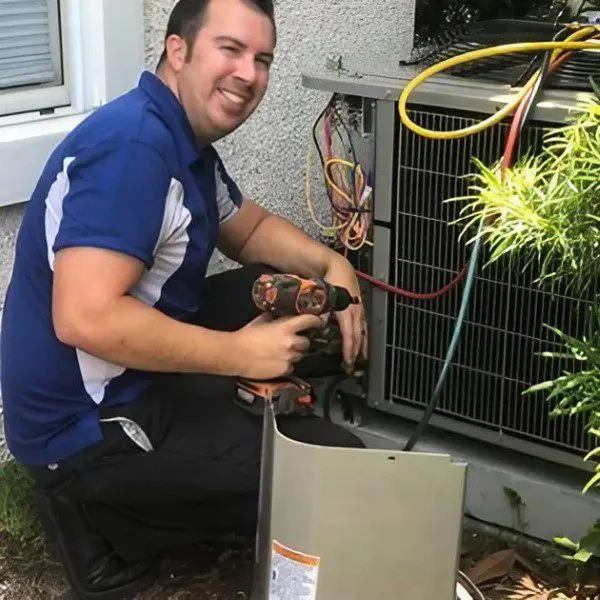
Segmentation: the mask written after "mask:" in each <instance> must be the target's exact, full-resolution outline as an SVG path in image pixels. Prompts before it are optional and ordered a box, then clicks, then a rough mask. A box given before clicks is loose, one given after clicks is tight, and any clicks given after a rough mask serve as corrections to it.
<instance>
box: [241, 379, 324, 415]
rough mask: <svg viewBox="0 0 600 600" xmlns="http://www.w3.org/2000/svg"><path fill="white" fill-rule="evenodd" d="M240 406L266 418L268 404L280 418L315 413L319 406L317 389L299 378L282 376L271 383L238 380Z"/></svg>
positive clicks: (269, 381)
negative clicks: (316, 402)
mask: <svg viewBox="0 0 600 600" xmlns="http://www.w3.org/2000/svg"><path fill="white" fill-rule="evenodd" d="M236 383H237V392H236V398H235V401H236V403H237V404H238V405H239V406H241V407H242V408H244V409H245V410H248V411H249V412H251V413H253V414H255V415H259V416H260V415H263V414H264V410H265V405H266V403H267V402H268V401H271V402H272V404H273V409H274V411H275V414H276V415H292V414H295V415H303V414H304V415H306V414H312V413H313V410H314V404H315V400H316V397H315V393H314V389H313V387H312V386H311V385H310V384H309V383H307V382H306V381H304V380H302V379H299V378H297V377H280V378H277V379H270V380H268V381H260V380H255V379H245V378H241V377H238V378H237V379H236Z"/></svg>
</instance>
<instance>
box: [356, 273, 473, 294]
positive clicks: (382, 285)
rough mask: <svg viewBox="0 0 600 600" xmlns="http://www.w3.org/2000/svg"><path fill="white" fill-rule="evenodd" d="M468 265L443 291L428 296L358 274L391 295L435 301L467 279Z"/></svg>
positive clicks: (364, 274)
mask: <svg viewBox="0 0 600 600" xmlns="http://www.w3.org/2000/svg"><path fill="white" fill-rule="evenodd" d="M467 267H468V264H467V265H465V266H464V267H463V269H462V271H461V272H460V273H459V275H458V276H457V277H456V279H453V280H452V281H451V282H450V283H449V284H447V285H445V286H444V287H443V288H442V289H441V290H438V291H437V292H430V293H428V294H421V293H418V292H409V291H408V290H403V289H401V288H398V287H395V286H393V285H390V284H389V283H385V281H381V280H380V279H376V278H375V277H372V276H371V275H367V274H366V273H362V272H361V271H356V274H357V275H358V277H360V278H361V279H364V280H365V281H368V282H369V283H370V284H371V285H373V286H375V287H378V288H380V289H382V290H384V291H386V292H389V293H390V294H396V295H398V296H405V297H406V298H412V299H413V300H435V299H436V298H439V297H440V296H443V295H444V294H447V293H448V292H449V291H450V290H451V289H452V288H453V287H454V286H456V285H457V284H458V283H460V281H461V280H462V279H464V278H465V276H466V274H467Z"/></svg>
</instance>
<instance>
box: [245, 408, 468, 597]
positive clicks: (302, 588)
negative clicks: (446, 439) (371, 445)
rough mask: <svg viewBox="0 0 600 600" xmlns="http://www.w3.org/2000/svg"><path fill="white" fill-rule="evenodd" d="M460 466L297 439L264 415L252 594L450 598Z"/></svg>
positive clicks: (462, 477)
mask: <svg viewBox="0 0 600 600" xmlns="http://www.w3.org/2000/svg"><path fill="white" fill-rule="evenodd" d="M465 485H466V465H465V464H464V463H457V462H453V461H452V460H451V458H450V457H449V456H445V455H433V454H420V453H416V452H410V453H407V452H398V451H387V450H371V449H359V448H353V449H349V448H332V447H323V446H314V445H308V444H303V443H299V442H296V441H293V440H291V439H289V438H287V437H285V436H283V435H282V434H281V433H280V432H279V431H278V429H277V424H276V421H275V417H274V414H273V408H272V405H268V407H267V411H266V413H265V424H264V430H263V458H262V476H261V500H260V509H259V530H258V535H257V553H256V557H257V563H256V569H255V580H254V585H253V593H252V600H301V599H302V600H340V599H341V598H343V599H344V600H365V599H366V598H376V599H377V600H397V599H398V598H411V599H412V598H415V599H416V598H419V599H420V598H423V599H424V598H432V599H434V598H435V599H436V600H456V574H457V569H458V564H459V559H460V548H461V529H462V518H463V510H464V495H465Z"/></svg>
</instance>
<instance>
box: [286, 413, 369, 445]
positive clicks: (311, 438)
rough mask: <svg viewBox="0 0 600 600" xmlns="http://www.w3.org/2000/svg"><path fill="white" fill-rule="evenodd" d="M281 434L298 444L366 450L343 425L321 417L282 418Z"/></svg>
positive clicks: (361, 442) (357, 438)
mask: <svg viewBox="0 0 600 600" xmlns="http://www.w3.org/2000/svg"><path fill="white" fill-rule="evenodd" d="M277 425H278V428H279V430H280V432H281V433H282V434H283V435H285V436H286V437H289V438H290V439H293V440H295V441H297V442H303V443H305V444H313V445H316V446H330V447H336V448H364V447H365V444H364V443H363V441H362V440H361V439H360V438H359V437H358V436H357V435H355V434H354V433H352V432H351V431H349V430H348V429H345V428H344V427H342V426H341V425H338V424H336V423H332V422H331V421H327V420H326V419H321V418H319V417H316V416H315V417H294V416H293V417H280V418H279V420H278V423H277Z"/></svg>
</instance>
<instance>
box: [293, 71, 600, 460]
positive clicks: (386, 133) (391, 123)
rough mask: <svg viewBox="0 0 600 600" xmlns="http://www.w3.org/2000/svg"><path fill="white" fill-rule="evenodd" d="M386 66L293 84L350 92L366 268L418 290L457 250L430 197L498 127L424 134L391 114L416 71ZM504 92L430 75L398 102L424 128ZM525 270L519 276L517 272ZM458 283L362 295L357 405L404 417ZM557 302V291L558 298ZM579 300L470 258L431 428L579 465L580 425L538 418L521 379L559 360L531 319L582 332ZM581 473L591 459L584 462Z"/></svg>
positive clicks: (450, 121) (450, 264) (431, 381)
mask: <svg viewBox="0 0 600 600" xmlns="http://www.w3.org/2000/svg"><path fill="white" fill-rule="evenodd" d="M416 73H417V71H416V70H415V69H413V68H409V67H406V68H403V69H399V75H398V77H395V78H390V77H379V76H376V75H368V74H362V75H356V76H352V77H350V76H345V75H341V74H338V73H322V74H308V75H305V76H304V77H303V85H304V86H305V87H308V88H313V89H318V90H324V91H329V92H335V93H338V94H340V95H342V96H348V97H354V99H356V98H359V99H362V105H363V111H369V112H370V114H369V115H366V116H365V122H367V121H368V122H371V123H372V124H373V125H372V156H371V157H367V158H365V159H364V160H366V161H367V162H372V163H373V170H374V173H373V175H374V186H373V187H374V226H373V242H374V247H373V250H372V258H371V272H372V274H373V275H374V276H376V277H378V278H379V279H381V280H383V281H385V282H387V283H390V284H392V285H395V286H399V287H402V288H405V289H409V290H411V289H412V290H414V291H419V292H430V291H434V290H436V289H439V288H441V287H443V286H444V285H445V284H447V283H448V282H449V281H451V280H452V279H453V278H455V277H456V275H457V274H458V273H459V271H460V269H461V267H462V266H463V265H464V264H465V262H466V261H467V260H468V258H469V255H470V249H469V248H466V247H465V245H464V242H462V241H459V240H458V235H459V233H460V230H459V229H458V228H456V227H451V226H449V225H448V222H449V221H450V220H451V219H452V218H453V217H455V216H456V215H457V212H456V211H458V209H459V208H460V207H459V206H458V205H456V206H454V205H452V204H451V203H444V202H443V200H445V199H447V197H450V196H460V195H463V194H464V193H466V191H467V185H468V182H467V181H466V179H465V178H463V177H462V176H463V175H465V174H466V173H469V172H473V171H474V169H475V167H474V165H473V164H472V163H471V156H473V155H478V154H479V155H480V157H481V158H482V160H483V162H485V163H486V164H491V163H492V162H495V161H496V160H497V159H499V158H500V157H501V155H502V151H503V148H504V142H505V138H506V131H507V128H508V125H507V123H504V124H502V125H498V126H496V127H494V128H493V129H490V130H487V131H486V132H484V133H483V134H479V135H478V136H473V137H471V136H470V137H466V138H462V139H459V140H454V141H444V142H439V141H432V140H427V139H425V138H422V137H421V136H417V135H416V134H414V133H412V132H411V131H409V130H408V129H407V128H406V127H405V126H404V125H403V124H402V123H401V121H400V119H399V114H398V98H399V96H400V94H401V92H402V90H403V89H404V87H405V86H406V85H407V83H408V82H409V81H410V80H411V79H412V78H413V77H414V76H415V75H416ZM518 91H519V90H518V89H511V88H509V87H508V86H505V85H498V84H490V83H486V82H483V81H475V80H473V79H470V80H466V79H460V78H458V77H452V76H444V75H439V76H436V77H435V78H432V79H431V80H429V81H428V82H425V83H424V84H423V85H421V86H420V87H419V88H417V89H416V90H415V92H414V93H413V95H412V96H411V98H410V104H409V107H408V108H409V110H410V111H411V115H413V117H414V118H415V119H416V120H419V119H420V120H421V123H422V124H423V125H424V126H426V127H428V128H433V129H457V128H459V127H464V126H465V125H468V124H471V123H474V122H478V121H480V120H481V119H483V118H485V117H486V116H489V115H491V114H493V113H495V112H496V111H498V110H499V109H501V108H502V107H504V106H505V105H506V103H507V102H509V101H511V100H512V99H514V98H515V97H516V95H517V93H518ZM587 98H588V94H585V93H582V92H574V91H568V90H550V91H548V92H546V93H545V94H544V96H543V97H542V99H541V101H540V102H539V103H538V105H537V107H536V108H535V109H534V111H533V113H532V116H531V121H530V124H529V125H528V126H527V128H526V129H525V131H524V134H523V137H524V138H527V137H528V136H529V137H528V139H530V140H532V141H533V142H534V144H535V145H537V146H539V144H540V143H541V141H542V139H543V133H544V131H545V130H546V129H548V128H554V127H558V126H563V125H565V124H566V123H567V122H568V118H569V113H570V111H571V110H572V109H573V108H574V107H575V106H576V105H577V104H578V103H579V102H581V101H584V100H586V99H587ZM528 277H529V278H528ZM463 289H464V286H463V285H459V286H458V288H457V289H455V290H454V291H453V292H451V294H450V295H448V296H447V297H445V298H443V299H440V300H433V301H415V300H407V299H405V298H401V297H394V296H391V295H390V294H388V293H386V292H384V291H381V290H379V289H377V288H373V289H372V294H371V298H370V303H369V306H370V315H369V317H370V327H371V329H370V358H369V362H370V367H369V390H368V402H369V405H370V407H371V408H373V409H375V410H377V411H382V412H384V413H388V414H392V415H398V416H401V417H405V418H408V419H410V420H413V421H417V420H418V419H419V418H420V417H421V416H422V415H423V412H424V409H425V406H426V404H427V402H429V400H430V398H431V395H432V393H433V389H434V387H435V383H436V382H437V378H438V377H439V374H440V372H441V368H442V364H443V358H444V356H445V353H446V351H447V348H448V345H449V341H450V337H451V335H452V329H453V327H454V324H455V321H456V316H457V314H458V309H459V305H460V300H461V298H462V291H463ZM559 296H560V294H559ZM587 307H588V303H587V302H581V303H580V302H577V301H576V299H574V298H569V297H567V296H565V297H564V298H562V297H559V298H556V297H553V296H552V295H551V294H550V292H549V291H547V290H545V289H544V288H540V287H538V286H536V285H534V284H533V283H532V278H531V273H529V274H527V273H525V274H523V275H522V276H518V274H515V273H514V272H513V271H512V270H510V269H507V268H506V269H503V268H502V266H498V267H490V268H487V269H483V268H482V265H480V268H479V271H478V277H477V281H476V284H475V286H474V292H473V298H472V301H471V307H470V309H469V311H468V317H467V324H466V325H465V329H464V332H463V336H462V338H461V342H460V347H459V350H458V352H457V355H456V357H455V360H454V363H453V367H452V370H451V375H450V378H449V380H448V383H447V387H446V388H445V391H444V393H443V394H442V398H441V399H440V405H439V409H438V410H436V413H435V415H434V416H433V418H432V421H431V424H432V426H434V427H436V428H439V429H440V430H448V431H452V432H454V433H457V434H460V435H463V436H467V437H469V438H473V439H476V440H482V441H485V442H487V443H489V444H492V445H497V446H502V447H505V448H509V449H511V450H516V451H518V452H521V453H524V454H527V455H530V456H535V457H539V458H541V459H544V460H549V461H551V462H554V463H559V464H563V465H568V466H571V467H575V468H576V469H585V468H586V465H584V463H583V462H582V457H583V455H584V454H585V453H586V452H587V450H589V448H590V447H591V439H590V438H589V437H588V436H587V435H586V433H585V432H584V423H583V421H582V420H580V419H573V420H572V421H570V422H569V421H568V420H567V419H550V417H549V412H550V410H551V407H550V405H549V404H548V403H547V401H545V399H544V398H543V397H541V396H538V397H532V396H523V395H522V392H523V391H524V389H526V387H528V385H531V384H534V383H539V382H540V381H542V380H546V379H548V378H554V377H556V376H558V375H559V372H560V371H559V370H560V366H559V365H557V364H556V363H551V361H550V360H549V359H542V358H540V357H538V356H537V353H538V352H540V351H542V350H547V349H549V348H551V347H552V342H553V341H554V342H555V341H556V339H555V338H553V337H552V334H550V333H549V332H548V331H546V330H545V329H544V327H543V325H544V324H548V325H553V326H557V327H558V328H559V329H560V328H561V327H564V328H565V329H566V331H567V332H568V333H570V334H571V335H573V334H574V335H577V334H579V333H581V332H582V328H583V327H584V325H585V319H586V317H585V315H586V310H587ZM589 467H590V468H591V467H592V465H589Z"/></svg>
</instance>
